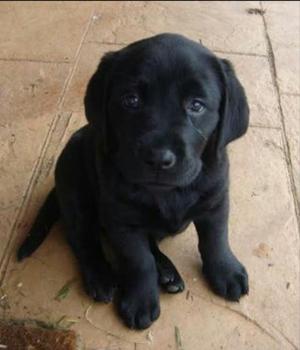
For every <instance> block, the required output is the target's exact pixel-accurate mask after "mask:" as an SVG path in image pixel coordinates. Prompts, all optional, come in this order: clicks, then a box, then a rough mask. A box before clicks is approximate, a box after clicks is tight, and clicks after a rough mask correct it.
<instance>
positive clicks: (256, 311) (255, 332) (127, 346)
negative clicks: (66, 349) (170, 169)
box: [0, 2, 300, 350]
mask: <svg viewBox="0 0 300 350" xmlns="http://www.w3.org/2000/svg"><path fill="white" fill-rule="evenodd" d="M293 6H297V5H293ZM259 7H260V5H259V3H258V2H101V3H100V2H99V3H98V2H86V3H84V4H83V3H82V2H78V3H75V2H71V3H64V2H54V3H50V2H44V3H39V4H36V3H34V2H27V3H18V2H2V3H1V5H0V19H1V24H2V23H3V26H2V27H3V28H2V32H1V33H0V71H1V75H0V105H1V111H0V145H1V147H0V160H1V162H0V238H1V242H2V243H1V245H0V259H1V257H2V258H3V259H2V260H0V272H1V274H2V277H4V279H3V278H2V280H1V281H2V282H1V285H0V286H1V289H0V318H38V319H40V320H43V321H46V322H49V323H50V324H55V323H56V322H58V321H59V320H60V323H61V326H67V327H68V326H70V327H71V328H72V329H75V330H77V331H78V332H79V333H80V335H81V336H82V337H83V339H84V341H85V343H86V349H87V350H100V349H107V350H117V349H122V350H161V349H166V350H179V349H180V350H183V349H184V350H198V349H201V350H211V349H212V350H215V349H216V350H217V349H218V350H219V349H223V350H232V349H242V350H248V349H249V350H250V349H255V350H265V349H272V350H273V349H274V350H282V349H283V350H289V349H299V348H300V339H299V333H300V332H299V331H300V319H299V307H300V305H299V300H300V295H299V290H300V285H299V231H298V228H297V218H296V216H295V210H294V202H293V194H292V193H291V190H292V186H291V179H290V174H289V173H288V168H287V163H288V162H290V161H291V165H292V171H293V175H294V178H295V182H296V186H298V199H299V193H300V192H299V190H300V189H299V183H300V179H299V174H300V170H299V127H300V116H299V110H300V109H299V96H296V95H295V93H297V91H299V90H297V88H298V87H297V80H296V72H297V69H298V68H297V64H298V60H297V58H299V57H297V56H295V55H293V53H292V52H293V50H298V49H299V45H298V46H297V42H296V39H297V35H296V34H295V30H296V29H297V25H298V24H297V23H299V13H297V11H296V7H294V9H295V10H291V7H289V4H288V3H285V2H278V3H275V2H270V3H268V4H267V3H263V7H264V8H266V10H267V11H266V13H265V14H264V16H265V18H266V23H267V30H268V31H269V35H270V39H271V44H272V47H273V49H274V55H275V64H276V71H277V81H278V83H279V88H280V92H282V91H284V92H286V93H289V94H290V95H286V94H282V95H281V104H282V109H283V120H284V123H285V124H284V125H285V130H286V134H285V130H283V128H282V124H281V117H280V113H279V108H278V101H277V97H276V89H275V87H274V86H273V79H272V76H271V69H270V62H269V60H268V57H267V50H266V41H265V33H264V25H263V21H262V17H261V15H255V14H252V15H250V14H248V13H247V12H246V10H247V9H248V8H252V9H253V8H254V9H255V8H259ZM93 9H94V10H95V13H94V14H93V15H92V10H93ZM91 15H92V17H91ZM89 19H91V20H90V22H89ZM282 28H284V30H282ZM86 30H87V32H86ZM160 31H176V32H179V33H182V34H186V35H188V36H190V37H191V38H194V39H200V38H201V40H202V41H203V43H204V44H206V45H207V46H208V47H209V48H211V49H213V50H215V51H216V53H217V54H218V55H219V56H220V57H224V58H227V59H230V60H231V61H232V62H233V64H234V66H235V68H236V71H237V74H238V77H239V79H240V80H241V82H242V83H243V85H244V86H245V89H246V92H247V95H248V98H249V103H250V107H251V124H252V125H255V126H257V127H251V128H250V130H249V132H248V134H247V135H246V137H244V138H243V139H241V140H239V141H236V142H235V143H233V144H231V145H230V147H229V150H230V158H231V161H232V162H231V165H232V166H231V216H230V239H231V244H232V248H233V250H234V251H235V252H236V254H237V256H238V257H239V258H240V259H241V261H242V262H243V263H244V264H245V265H246V267H247V269H248V272H249V277H250V293H249V295H248V296H246V297H245V298H243V299H242V300H241V302H240V303H238V304H236V303H229V302H226V301H224V300H222V299H220V298H219V297H217V296H215V295H214V294H213V293H212V292H211V291H210V289H209V288H208V286H207V285H206V283H205V281H204V280H203V276H202V274H201V272H200V270H201V260H200V257H199V254H198V252H197V240H196V234H195V231H194V227H193V225H191V226H190V227H189V228H188V229H187V230H186V232H185V233H183V234H182V235H180V236H178V237H176V238H175V239H168V240H165V241H164V242H162V244H161V247H162V249H163V250H164V251H165V252H166V253H167V255H168V256H170V257H171V258H172V260H173V261H174V263H175V264H176V266H177V267H178V269H179V271H180V272H181V274H182V275H183V277H184V279H185V282H186V290H185V292H184V293H182V294H180V295H167V294H162V295H161V308H162V313H161V317H160V318H159V320H158V321H157V322H155V323H154V324H153V326H152V327H151V328H150V329H148V330H145V331H142V332H136V331H132V330H128V329H127V328H125V327H124V326H123V325H122V323H121V322H120V319H119V318H118V317H117V315H116V312H115V309H114V307H113V306H112V305H103V304H95V303H92V302H91V300H90V299H89V298H88V297H87V296H86V295H85V294H84V292H83V289H82V286H81V281H80V275H79V271H78V267H77V264H76V261H75V259H74V257H73V255H72V254H71V251H70V249H69V247H68V246H67V244H66V243H65V241H64V238H63V232H64V230H63V227H62V226H61V225H60V224H58V225H56V226H55V227H54V229H53V230H52V232H51V235H50V236H49V237H48V238H47V240H46V241H45V243H44V244H43V245H42V246H41V248H40V249H39V250H38V251H37V252H35V254H34V255H33V256H32V257H31V258H29V259H28V260H26V261H25V262H24V263H22V264H17V263H16V261H15V251H16V248H17V246H18V244H19V243H20V241H21V240H22V238H23V237H24V234H25V233H26V231H27V230H28V227H29V226H30V224H31V223H32V222H33V220H34V217H35V215H36V212H37V210H38V208H39V207H40V205H41V203H42V201H43V200H44V198H45V197H46V194H47V192H48V191H49V189H50V188H51V187H52V186H53V166H54V164H55V160H56V158H57V156H58V154H59V152H60V151H61V149H62V147H63V146H64V144H65V143H66V142H67V140H68V138H69V137H70V135H71V134H72V132H74V131H75V130H77V129H78V128H79V127H80V126H81V125H83V124H84V123H85V118H84V114H83V96H84V92H85V88H86V84H87V82H88V79H89V78H90V76H91V74H92V73H93V72H94V70H95V69H96V66H97V64H98V62H99V59H100V57H101V56H102V55H103V54H104V53H105V52H107V51H110V50H116V49H118V48H121V47H122V46H124V44H125V43H127V42H130V41H132V40H136V39H140V38H142V37H145V36H150V35H152V34H154V33H158V32H160ZM85 34H86V36H85ZM45 37H47V40H40V39H41V38H43V39H44V38H45ZM115 43H118V44H115ZM285 50H287V51H286V53H285ZM229 52H231V53H229ZM77 53H79V55H78V59H77V56H76V54H77ZM249 53H250V54H249ZM285 55H286V57H288V59H287V58H284V57H285ZM298 56H299V54H298ZM65 57H68V59H66V62H67V63H61V64H52V63H51V64H47V63H42V62H39V61H38V60H41V61H49V60H50V61H54V60H55V61H65ZM11 58H13V59H14V60H13V61H11V60H10V59H11ZM18 59H22V61H23V59H25V62H16V61H17V60H18ZM26 60H27V61H28V62H26ZM287 61H288V64H287ZM68 62H69V63H68ZM68 74H70V75H68ZM68 76H69V77H70V80H68V79H67V77H68ZM66 79H67V80H66ZM291 94H292V95H291ZM60 101H61V102H62V103H61V108H59V102H60ZM54 118H55V121H56V122H55V124H54V125H51V123H52V121H53V120H54ZM50 128H51V132H50V134H49V137H48V139H47V147H44V148H43V145H44V141H45V138H46V135H47V134H48V132H49V130H50ZM284 139H286V140H287V142H288V145H289V149H290V153H291V159H289V158H287V157H288V155H287V154H286V152H285V151H284V147H283V141H282V140H284ZM42 150H43V151H42ZM36 166H37V168H35V167H36ZM34 169H35V171H34V173H33V170H34ZM32 174H33V177H32V180H31V182H30V179H31V176H32ZM23 196H26V198H25V199H26V203H25V205H23V206H22V207H21V204H22V198H23ZM8 243H9V244H8ZM6 248H8V249H6ZM4 252H5V254H3V253H4ZM73 278H74V282H73V283H72V284H71V287H70V291H69V293H68V294H67V295H66V298H65V299H63V300H61V301H57V300H55V297H56V295H57V293H58V292H59V290H60V289H61V288H62V287H63V286H64V285H65V284H66V282H68V281H70V280H71V279H73ZM175 327H177V329H178V332H179V334H180V337H181V341H182V347H181V348H180V346H179V345H178V344H176V337H175ZM0 343H1V341H0Z"/></svg>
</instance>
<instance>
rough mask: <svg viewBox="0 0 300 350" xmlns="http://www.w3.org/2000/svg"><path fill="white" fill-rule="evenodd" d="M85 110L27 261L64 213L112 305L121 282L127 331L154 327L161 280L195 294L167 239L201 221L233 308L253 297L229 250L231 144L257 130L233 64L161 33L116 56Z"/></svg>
mask: <svg viewBox="0 0 300 350" xmlns="http://www.w3.org/2000/svg"><path fill="white" fill-rule="evenodd" d="M84 103H85V110H86V117H87V120H88V124H87V125H86V126H84V127H83V128H81V129H80V130H79V131H77V132H76V133H75V134H74V135H73V136H72V137H71V139H70V141H69V142H68V144H67V145H66V147H65V148H64V150H63V152H62V154H61V155H60V157H59V160H58V162H57V167H56V171H55V182H56V185H55V188H54V189H53V191H52V192H51V193H50V194H49V197H48V199H47V200H46V202H45V204H44V206H43V207H42V209H41V211H40V213H39V214H38V217H37V220H36V222H35V224H34V226H33V228H32V230H31V232H30V235H29V236H28V238H27V239H26V240H25V242H24V243H23V245H22V246H21V248H20V250H19V252H18V257H19V259H20V260H21V259H23V258H24V257H27V256H29V255H30V254H31V253H32V252H33V251H34V250H35V249H36V248H37V247H38V245H39V244H40V243H41V242H42V240H43V239H44V238H45V236H46V234H47V232H48V231H49V229H50V227H51V225H52V224H53V222H54V221H56V220H57V219H58V218H59V216H61V217H62V219H63V222H64V224H65V225H66V235H67V239H68V241H69V243H70V245H71V247H72V249H73V251H74V253H75V255H76V257H77V259H78V262H79V265H80V268H81V270H82V274H83V280H84V285H85V288H86V291H87V293H88V294H89V295H90V296H91V297H92V298H94V299H95V300H99V301H106V302H107V301H110V300H111V299H112V297H113V291H114V287H115V285H117V286H118V298H117V306H118V311H119V313H120V315H121V316H122V318H123V320H124V321H125V323H126V324H127V325H128V326H129V327H135V328H146V327H148V326H149V325H150V324H151V323H152V322H153V321H154V320H155V319H157V318H158V316H159V312H160V311H159V310H160V309H159V289H158V285H159V283H160V284H161V286H162V287H163V288H165V289H166V290H167V291H168V292H173V293H174V292H178V291H181V290H183V289H184V283H183V280H182V278H181V277H180V275H179V273H178V272H177V270H176V268H175V267H174V265H173V264H172V262H171V261H170V260H169V259H168V258H167V257H166V256H165V255H164V254H162V253H161V252H160V250H159V248H158V246H157V241H158V240H161V239H162V238H164V237H166V236H167V235H174V234H176V233H178V232H180V231H182V230H183V229H184V228H185V227H186V226H187V225H188V224H189V223H190V222H194V224H195V226H196V229H197V232H198V236H199V251H200V253H201V256H202V260H203V272H204V275H205V276H206V278H207V280H208V282H209V283H210V285H211V287H212V288H213V289H214V290H215V292H216V293H218V294H219V295H221V296H223V297H225V298H227V299H229V300H238V299H239V298H240V297H241V296H242V295H243V294H245V293H247V292H248V281H247V273H246V270H245V268H244V267H243V266H242V265H241V263H240V262H239V261H238V260H237V258H236V257H235V256H234V254H233V253H232V251H231V249H230V246H229V243H228V229H227V221H228V211H229V206H228V186H229V185H228V184H229V182H228V167H229V163H228V158H227V154H226V145H227V144H228V143H229V142H231V141H233V140H235V139H237V138H238V137H240V136H242V135H243V134H244V133H245V132H246V130H247V127H248V104H247V100H246V96H245V93H244V90H243V88H242V86H241V84H240V83H239V81H238V79H237V77H236V75H235V73H234V70H233V68H232V66H231V64H230V62H228V61H226V60H222V59H218V58H217V57H216V56H215V55H213V54H212V53H211V52H210V51H209V50H207V49H206V48H204V47H203V46H202V45H200V44H198V43H196V42H194V41H191V40H189V39H187V38H184V37H182V36H180V35H175V34H161V35H157V36H154V37H152V38H148V39H145V40H141V41H138V42H136V43H133V44H131V45H129V46H127V47H125V48H124V49H122V50H120V51H117V52H110V53H108V54H106V55H105V56H104V57H103V58H102V60H101V62H100V64H99V67H98V69H97V70H96V72H95V74H94V75H93V76H92V78H91V80H90V82H89V84H88V87H87V92H86V96H85V100H84ZM107 247H109V250H111V251H112V252H113V256H114V260H115V264H114V266H115V268H112V262H111V260H110V259H108V257H107V254H106V253H107V250H108V249H107Z"/></svg>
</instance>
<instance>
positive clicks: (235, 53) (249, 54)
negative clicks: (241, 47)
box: [212, 49, 268, 58]
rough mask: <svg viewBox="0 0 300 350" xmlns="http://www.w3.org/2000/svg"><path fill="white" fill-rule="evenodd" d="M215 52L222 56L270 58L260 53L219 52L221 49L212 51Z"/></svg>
mask: <svg viewBox="0 0 300 350" xmlns="http://www.w3.org/2000/svg"><path fill="white" fill-rule="evenodd" d="M212 51H213V52H216V53H221V54H226V55H228V54H229V55H238V56H252V57H264V58H268V56H267V55H264V54H259V53H252V52H240V51H224V50H219V49H216V50H214V49H212Z"/></svg>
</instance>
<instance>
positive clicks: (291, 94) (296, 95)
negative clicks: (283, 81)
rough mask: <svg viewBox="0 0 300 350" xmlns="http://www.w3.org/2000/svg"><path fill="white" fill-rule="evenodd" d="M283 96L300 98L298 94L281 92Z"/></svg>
mask: <svg viewBox="0 0 300 350" xmlns="http://www.w3.org/2000/svg"><path fill="white" fill-rule="evenodd" d="M281 95H286V96H294V97H300V93H299V94H298V93H297V92H284V91H281Z"/></svg>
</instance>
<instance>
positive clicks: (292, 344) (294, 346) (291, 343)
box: [268, 322, 299, 350]
mask: <svg viewBox="0 0 300 350" xmlns="http://www.w3.org/2000/svg"><path fill="white" fill-rule="evenodd" d="M268 324H269V325H270V326H271V327H272V328H274V329H275V331H276V332H278V333H279V334H280V335H281V336H282V337H283V338H284V339H285V340H286V341H287V342H288V343H289V344H290V345H291V346H292V347H293V348H294V349H295V350H299V348H298V346H297V345H296V344H294V343H293V342H292V341H291V340H290V339H289V338H288V337H287V336H286V335H285V334H284V333H283V332H282V330H280V329H278V328H277V327H275V326H274V325H273V324H272V323H270V322H268Z"/></svg>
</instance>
